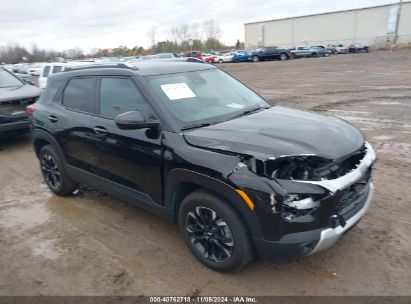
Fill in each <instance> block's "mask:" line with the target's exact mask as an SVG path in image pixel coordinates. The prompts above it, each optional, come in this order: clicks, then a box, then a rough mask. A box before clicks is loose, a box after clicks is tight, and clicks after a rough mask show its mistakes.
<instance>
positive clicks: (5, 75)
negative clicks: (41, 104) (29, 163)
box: [0, 68, 41, 138]
mask: <svg viewBox="0 0 411 304" xmlns="http://www.w3.org/2000/svg"><path fill="white" fill-rule="evenodd" d="M40 94H41V90H40V89H39V88H36V87H34V86H32V85H30V84H28V83H26V82H24V81H23V80H21V79H19V78H17V77H16V76H15V75H13V74H12V73H10V72H9V71H7V70H6V69H3V68H0V138H3V137H7V136H11V135H14V134H16V133H24V132H25V133H27V132H28V130H29V122H28V120H27V115H26V113H25V110H26V107H27V106H28V105H30V104H32V103H34V102H35V101H36V100H37V99H38V98H39V96H40Z"/></svg>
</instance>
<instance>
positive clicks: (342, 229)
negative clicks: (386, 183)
mask: <svg viewBox="0 0 411 304" xmlns="http://www.w3.org/2000/svg"><path fill="white" fill-rule="evenodd" d="M368 188H369V190H368V194H367V198H366V201H365V203H364V206H363V207H362V208H361V209H360V210H359V211H358V212H357V213H356V214H354V215H353V216H352V217H350V218H349V219H348V220H346V222H345V225H344V226H341V225H339V226H337V227H335V228H327V229H324V230H322V231H321V236H320V240H319V241H318V243H317V245H316V246H315V248H314V249H313V250H312V251H311V252H310V253H309V254H312V253H315V252H318V251H321V250H325V249H327V248H330V247H331V246H332V245H334V244H335V243H336V242H337V241H338V240H339V239H340V238H341V237H342V236H343V235H344V234H345V233H346V232H348V231H349V230H350V229H351V228H353V227H354V226H355V225H356V224H357V223H358V222H359V221H360V220H361V218H362V217H363V215H364V214H365V212H366V211H367V210H368V207H369V206H370V204H371V201H372V198H373V191H374V186H373V184H372V183H370V184H369V187H368Z"/></svg>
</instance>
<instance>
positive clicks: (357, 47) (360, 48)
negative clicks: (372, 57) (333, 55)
mask: <svg viewBox="0 0 411 304" xmlns="http://www.w3.org/2000/svg"><path fill="white" fill-rule="evenodd" d="M348 52H349V53H368V52H369V47H368V46H364V45H361V44H351V45H350V46H349V47H348Z"/></svg>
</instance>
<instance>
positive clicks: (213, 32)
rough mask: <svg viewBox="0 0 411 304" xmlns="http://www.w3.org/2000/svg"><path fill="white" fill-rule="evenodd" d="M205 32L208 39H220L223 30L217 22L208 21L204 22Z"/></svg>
mask: <svg viewBox="0 0 411 304" xmlns="http://www.w3.org/2000/svg"><path fill="white" fill-rule="evenodd" d="M203 32H204V34H205V36H206V39H216V40H218V38H219V37H220V34H221V30H220V26H219V25H218V23H217V22H216V21H215V20H207V21H204V22H203Z"/></svg>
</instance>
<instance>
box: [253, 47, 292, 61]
mask: <svg viewBox="0 0 411 304" xmlns="http://www.w3.org/2000/svg"><path fill="white" fill-rule="evenodd" d="M289 58H290V53H289V51H288V50H287V49H282V48H279V47H276V46H268V47H263V48H260V49H257V50H255V51H253V52H252V53H251V54H250V56H249V59H250V60H251V61H254V62H257V61H262V60H270V59H278V60H287V59H289Z"/></svg>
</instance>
